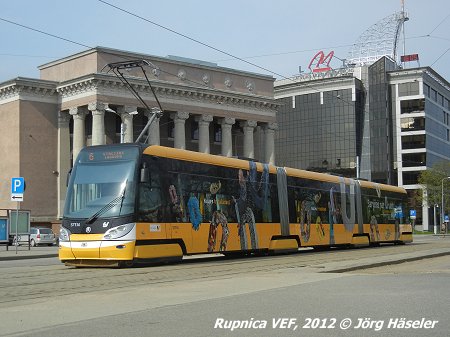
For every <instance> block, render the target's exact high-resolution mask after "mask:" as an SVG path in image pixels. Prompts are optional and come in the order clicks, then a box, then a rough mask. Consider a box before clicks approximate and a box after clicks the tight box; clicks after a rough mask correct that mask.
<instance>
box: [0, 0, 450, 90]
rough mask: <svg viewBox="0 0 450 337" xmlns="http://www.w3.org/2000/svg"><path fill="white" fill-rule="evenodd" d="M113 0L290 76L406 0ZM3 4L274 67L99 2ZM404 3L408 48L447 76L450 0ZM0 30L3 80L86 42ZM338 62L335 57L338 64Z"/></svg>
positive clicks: (113, 39)
mask: <svg viewBox="0 0 450 337" xmlns="http://www.w3.org/2000/svg"><path fill="white" fill-rule="evenodd" d="M106 1H108V2H110V3H111V4H114V5H116V6H118V7H121V8H123V9H126V10H128V11H130V12H133V13H136V14H138V15H140V16H142V17H144V18H146V19H148V20H151V21H154V22H156V23H158V24H160V25H163V26H166V27H168V28H171V29H173V30H175V31H177V32H180V33H182V34H185V35H188V36H190V37H192V38H194V39H197V40H200V41H202V42H204V43H206V44H209V45H211V46H214V47H215V48H217V49H221V50H223V51H226V52H227V53H229V54H232V55H235V56H238V57H241V58H244V59H246V60H248V61H249V62H252V63H255V64H257V65H259V66H261V67H264V68H267V69H270V70H271V71H273V72H275V73H278V74H281V75H283V76H291V75H293V74H296V73H298V67H299V66H301V67H302V68H303V69H307V67H308V64H309V62H310V60H311V58H312V57H313V56H314V54H315V53H316V52H317V51H319V50H324V52H325V53H328V52H329V51H331V50H334V52H335V55H336V56H337V57H339V58H346V57H347V56H348V52H349V51H350V49H351V45H352V44H353V43H355V42H356V41H357V39H358V37H359V36H360V35H361V34H362V33H363V32H364V31H365V30H366V29H367V28H369V27H370V26H372V25H374V24H375V23H377V22H378V21H380V20H381V19H383V18H384V17H386V16H389V15H391V14H393V13H394V12H397V11H399V10H400V8H401V2H400V0H372V1H366V0H340V1H336V0H322V1H312V0H309V1H304V0H279V1H273V0H227V1H223V0H187V1H182V0H178V1H177V0H175V1H150V0H106ZM0 5H1V9H2V10H1V12H0V18H2V19H6V20H10V21H14V22H17V23H19V24H23V25H27V26H29V27H32V28H35V29H38V30H41V31H44V32H46V33H49V34H53V35H57V36H60V37H63V38H65V39H69V40H72V41H74V42H77V43H80V44H83V45H86V46H90V47H95V46H104V47H110V48H116V49H121V50H128V51H135V52H142V53H146V54H151V55H157V56H167V55H177V56H183V57H189V58H195V59H200V60H204V61H210V62H215V63H218V64H219V65H220V66H223V67H230V68H236V69H240V70H246V71H252V72H256V73H261V74H270V73H268V72H266V71H264V70H262V69H259V68H256V67H253V66H251V65H249V64H246V63H244V62H242V61H238V60H234V59H232V58H230V57H229V56H227V55H224V54H222V53H220V52H217V51H214V50H212V49H209V48H207V47H205V46H202V45H199V44H197V43H194V42H192V41H190V40H187V39H185V38H183V37H180V36H178V35H175V34H173V33H170V32H168V31H166V30H164V29H161V28H160V27H157V26H155V25H152V24H150V23H148V22H144V21H142V20H139V19H137V18H135V17H133V16H130V15H128V14H125V13H123V12H120V11H118V10H116V9H114V8H112V7H110V6H107V5H105V4H103V3H101V2H99V1H97V0H77V1H72V0H59V1H58V0H40V1H31V0H14V1H7V0H0ZM405 8H406V11H407V12H408V15H409V17H410V20H409V21H408V22H407V23H406V25H405V34H406V54H412V53H418V54H419V57H420V66H431V67H432V68H433V69H434V70H435V71H437V72H438V73H439V74H441V76H443V77H444V78H445V79H446V80H447V81H449V82H450V50H449V49H450V1H448V0H428V1H424V0H406V1H405ZM0 30H1V36H2V39H1V48H0V62H1V66H0V82H3V81H6V80H9V79H12V78H14V77H17V76H23V77H33V78H39V71H38V69H37V67H38V66H39V65H41V64H44V63H47V62H50V61H52V60H55V59H58V58H62V57H65V56H68V55H71V54H74V53H77V52H80V51H83V50H86V49H87V48H86V47H83V46H80V45H76V44H72V43H69V42H66V41H62V40H59V39H56V38H53V37H50V36H47V35H43V34H40V33H37V32H34V31H30V30H27V29H24V28H21V27H18V26H16V25H13V24H10V23H7V22H4V21H1V20H0ZM447 50H448V51H447ZM400 51H401V49H400ZM446 51H447V53H445V52H446ZM444 53H445V54H444ZM439 57H440V58H439ZM340 64H341V62H340V61H339V60H338V59H337V58H334V59H333V62H332V63H331V65H332V66H333V67H335V68H338V67H339V66H340ZM416 66H417V63H416V62H412V63H411V64H410V65H409V66H408V67H416ZM271 75H273V74H271ZM273 76H274V77H279V76H277V75H273Z"/></svg>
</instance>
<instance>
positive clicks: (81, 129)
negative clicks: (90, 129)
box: [69, 107, 87, 163]
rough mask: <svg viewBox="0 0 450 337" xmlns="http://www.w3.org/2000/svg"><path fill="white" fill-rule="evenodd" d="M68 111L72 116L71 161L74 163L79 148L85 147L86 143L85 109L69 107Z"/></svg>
mask: <svg viewBox="0 0 450 337" xmlns="http://www.w3.org/2000/svg"><path fill="white" fill-rule="evenodd" d="M69 113H70V115H71V116H72V117H73V139H72V143H73V149H72V160H73V163H75V161H76V160H77V156H78V153H80V151H81V149H82V148H83V147H85V144H86V131H85V130H86V129H85V128H86V127H85V125H84V121H85V119H86V114H87V111H86V110H85V109H82V108H79V107H74V108H70V109H69Z"/></svg>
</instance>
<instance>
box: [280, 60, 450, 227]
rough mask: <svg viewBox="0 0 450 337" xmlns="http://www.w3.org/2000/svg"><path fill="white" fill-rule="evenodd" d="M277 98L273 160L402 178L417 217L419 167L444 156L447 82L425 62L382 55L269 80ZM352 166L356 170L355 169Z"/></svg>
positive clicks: (424, 209) (384, 179) (420, 214)
mask: <svg viewBox="0 0 450 337" xmlns="http://www.w3.org/2000/svg"><path fill="white" fill-rule="evenodd" d="M275 98H276V99H277V102H278V103H280V104H281V106H280V108H279V111H278V116H277V121H278V132H277V134H276V138H275V148H276V156H277V165H280V166H288V167H296V168H300V169H307V170H312V171H319V172H328V173H333V174H338V175H342V176H347V177H357V176H359V177H360V178H361V179H367V180H370V181H375V182H379V183H386V184H393V185H399V186H403V187H404V188H406V189H407V190H408V193H409V194H410V196H411V202H410V204H411V206H412V207H415V208H416V210H417V223H419V224H423V228H424V229H425V230H427V229H430V230H431V229H432V226H433V225H434V223H433V221H434V220H433V219H431V217H430V214H431V215H432V213H433V212H432V211H431V212H430V210H429V207H428V205H415V206H414V201H413V195H414V194H415V193H416V192H417V191H418V190H421V188H422V187H421V186H420V185H418V183H417V179H418V176H419V174H420V172H421V171H423V170H425V169H426V168H427V167H431V166H433V164H435V163H436V162H438V161H444V160H447V161H448V160H450V110H449V105H450V103H449V101H450V85H449V83H448V82H447V81H446V80H445V79H443V78H442V77H441V76H440V75H439V74H437V73H436V72H434V70H433V69H431V68H429V67H421V68H414V69H399V68H398V66H397V65H396V63H395V62H394V61H393V60H392V59H391V58H389V57H381V58H380V59H378V60H377V61H376V62H374V63H372V64H370V65H365V66H358V67H354V68H351V67H347V68H345V69H338V70H332V71H330V72H328V73H320V74H315V73H311V74H306V75H302V76H298V77H297V78H292V79H285V80H280V81H277V82H275ZM357 171H358V172H357Z"/></svg>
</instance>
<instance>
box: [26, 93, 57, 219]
mask: <svg viewBox="0 0 450 337" xmlns="http://www.w3.org/2000/svg"><path fill="white" fill-rule="evenodd" d="M57 116H58V111H57V105H56V104H50V103H38V102H30V101H21V102H20V130H21V133H20V175H21V176H22V177H24V178H25V182H26V191H25V194H24V201H23V203H22V208H23V209H30V210H32V214H31V217H32V218H55V216H56V214H57V178H58V173H57V145H58V144H57V141H58V120H57Z"/></svg>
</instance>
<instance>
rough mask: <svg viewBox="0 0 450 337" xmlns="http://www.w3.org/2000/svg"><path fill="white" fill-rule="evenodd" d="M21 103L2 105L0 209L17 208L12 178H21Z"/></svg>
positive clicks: (0, 109)
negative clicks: (13, 195)
mask: <svg viewBox="0 0 450 337" xmlns="http://www.w3.org/2000/svg"><path fill="white" fill-rule="evenodd" d="M19 138H20V119H19V101H18V100H17V101H12V102H10V103H6V104H0V208H16V203H15V202H12V201H10V200H11V178H13V177H20V174H21V172H20V150H19V149H20V141H19Z"/></svg>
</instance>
